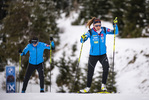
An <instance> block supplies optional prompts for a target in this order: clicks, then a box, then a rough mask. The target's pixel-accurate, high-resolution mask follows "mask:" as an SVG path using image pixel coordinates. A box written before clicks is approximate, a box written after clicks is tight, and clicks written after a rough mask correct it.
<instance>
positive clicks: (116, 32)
mask: <svg viewBox="0 0 149 100" xmlns="http://www.w3.org/2000/svg"><path fill="white" fill-rule="evenodd" d="M113 28H115V34H118V26H117V24H116V26H114V25H113ZM106 34H114V30H111V29H109V28H106Z"/></svg>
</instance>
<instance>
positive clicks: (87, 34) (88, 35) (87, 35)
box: [80, 32, 90, 43]
mask: <svg viewBox="0 0 149 100" xmlns="http://www.w3.org/2000/svg"><path fill="white" fill-rule="evenodd" d="M85 35H86V38H85V40H84V42H85V41H86V40H87V39H88V38H89V37H90V33H89V32H87V33H86V34H85ZM80 42H81V43H82V42H83V38H82V37H81V39H80Z"/></svg>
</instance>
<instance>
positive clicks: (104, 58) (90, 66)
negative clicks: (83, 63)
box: [87, 54, 109, 87]
mask: <svg viewBox="0 0 149 100" xmlns="http://www.w3.org/2000/svg"><path fill="white" fill-rule="evenodd" d="M97 61H99V62H100V63H101V65H102V68H103V73H102V83H103V84H106V81H107V77H108V72H109V62H108V58H107V55H106V54H104V55H100V56H92V55H90V56H89V61H88V74H87V87H91V83H92V77H93V74H94V69H95V66H96V63H97Z"/></svg>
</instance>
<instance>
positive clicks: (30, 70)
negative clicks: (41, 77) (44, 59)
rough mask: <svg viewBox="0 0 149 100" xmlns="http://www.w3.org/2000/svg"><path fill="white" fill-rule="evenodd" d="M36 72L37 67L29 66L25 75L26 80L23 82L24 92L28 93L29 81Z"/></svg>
mask: <svg viewBox="0 0 149 100" xmlns="http://www.w3.org/2000/svg"><path fill="white" fill-rule="evenodd" d="M34 70H35V67H34V66H33V65H32V64H28V67H27V70H26V74H25V78H24V82H23V88H22V92H25V91H26V87H27V84H28V81H29V79H30V77H31V75H32V73H33V71H34Z"/></svg>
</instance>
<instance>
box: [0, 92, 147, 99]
mask: <svg viewBox="0 0 149 100" xmlns="http://www.w3.org/2000/svg"><path fill="white" fill-rule="evenodd" d="M0 98H1V100H149V95H140V94H77V93H76V94H75V93H7V94H6V93H5V94H4V93H2V94H0Z"/></svg>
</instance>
